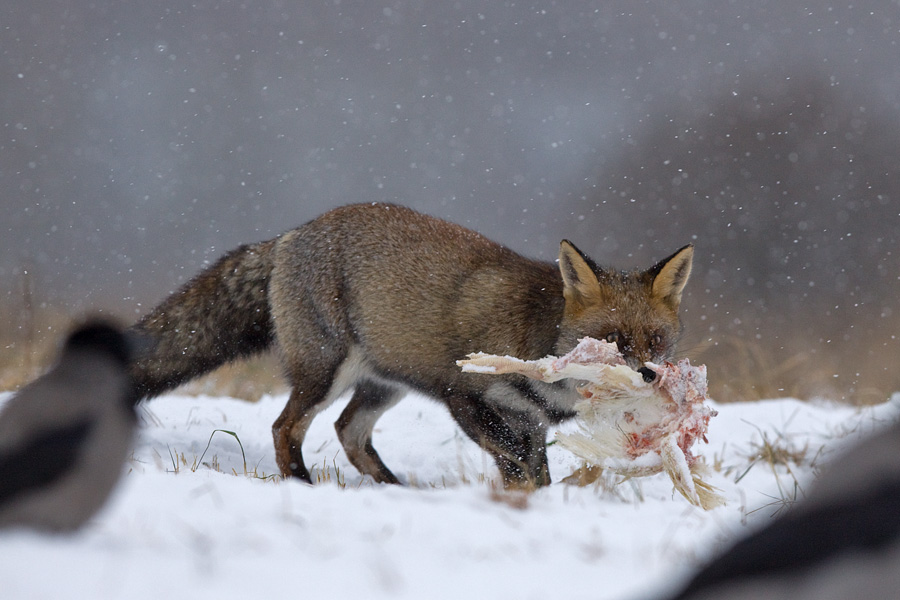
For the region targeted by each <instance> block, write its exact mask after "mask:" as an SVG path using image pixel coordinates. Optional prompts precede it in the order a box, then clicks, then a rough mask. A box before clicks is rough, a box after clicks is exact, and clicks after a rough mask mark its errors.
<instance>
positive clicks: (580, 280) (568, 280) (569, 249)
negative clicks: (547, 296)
mask: <svg viewBox="0 0 900 600" xmlns="http://www.w3.org/2000/svg"><path fill="white" fill-rule="evenodd" d="M592 265H593V262H592V261H591V259H589V258H588V257H587V256H585V255H584V254H582V253H581V251H580V250H579V249H578V248H576V247H575V245H574V244H573V243H572V242H570V241H569V240H563V241H562V242H561V243H560V245H559V272H560V273H561V274H562V278H563V296H565V298H566V305H572V306H581V305H584V304H586V303H587V302H588V298H590V297H592V296H593V297H594V298H597V296H599V295H600V293H601V291H600V283H599V282H598V281H597V274H596V273H595V272H594V269H593V268H592Z"/></svg>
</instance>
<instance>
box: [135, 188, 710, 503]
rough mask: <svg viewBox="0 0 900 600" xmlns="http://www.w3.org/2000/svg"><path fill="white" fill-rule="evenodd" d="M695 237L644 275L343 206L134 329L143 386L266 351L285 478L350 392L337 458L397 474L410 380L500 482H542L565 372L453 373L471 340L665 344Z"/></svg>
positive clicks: (568, 345)
mask: <svg viewBox="0 0 900 600" xmlns="http://www.w3.org/2000/svg"><path fill="white" fill-rule="evenodd" d="M692 257H693V247H692V246H691V245H688V246H685V247H683V248H681V249H680V250H678V251H677V252H676V253H675V254H673V255H672V256H670V257H669V258H666V259H664V260H662V261H660V262H659V263H657V264H656V265H654V266H653V267H651V268H649V269H647V270H643V271H633V272H623V271H617V270H611V269H606V268H602V267H599V266H598V265H597V264H595V263H594V262H593V261H592V260H591V259H589V258H588V257H587V256H585V255H584V254H582V253H581V252H580V251H579V250H578V249H577V248H576V247H575V246H574V245H573V244H572V243H571V242H568V241H563V242H562V243H561V245H560V251H559V264H558V266H557V265H554V264H552V263H546V262H539V261H535V260H531V259H528V258H525V257H523V256H520V255H519V254H516V253H515V252H513V251H512V250H509V249H508V248H505V247H503V246H501V245H499V244H497V243H495V242H492V241H490V240H488V239H487V238H485V237H483V236H482V235H480V234H478V233H476V232H474V231H471V230H468V229H465V228H464V227H461V226H459V225H455V224H452V223H448V222H446V221H442V220H439V219H436V218H434V217H430V216H426V215H423V214H420V213H417V212H415V211H413V210H411V209H409V208H405V207H402V206H397V205H392V204H381V203H374V204H357V205H351V206H345V207H342V208H337V209H335V210H332V211H330V212H327V213H325V214H324V215H322V216H320V217H318V218H316V219H314V220H312V221H310V222H308V223H306V224H305V225H302V226H301V227H298V228H297V229H293V230H291V231H288V232H287V233H284V234H282V235H280V236H279V237H277V238H275V239H272V240H269V241H264V242H260V243H257V244H249V245H244V246H240V247H238V248H237V249H235V250H233V251H231V252H229V253H228V254H226V255H225V256H223V257H222V258H221V259H219V260H218V261H217V262H216V263H215V264H213V265H212V266H210V267H208V268H207V269H205V270H204V271H202V272H201V273H200V274H199V275H197V276H196V277H194V279H192V280H191V281H189V282H187V283H186V284H185V285H184V286H183V287H182V288H181V289H179V290H178V291H176V292H174V293H173V294H172V295H171V296H169V297H168V298H167V299H166V300H164V301H163V302H162V303H161V304H160V305H159V306H158V307H156V308H155V309H154V310H152V311H151V312H150V313H149V314H147V315H146V316H145V317H143V318H142V319H141V320H140V321H139V322H138V323H137V324H135V325H134V326H133V328H132V329H133V331H134V332H135V333H137V334H140V335H144V336H147V337H149V338H150V342H151V344H150V346H152V349H150V350H148V351H146V352H145V353H144V355H143V356H141V357H140V358H139V359H138V360H136V361H135V362H134V364H133V365H132V375H133V378H134V384H135V389H136V390H137V392H136V393H137V395H138V399H140V398H148V397H152V396H155V395H158V394H160V393H162V392H164V391H166V390H169V389H171V388H174V387H175V386H177V385H179V384H181V383H182V382H184V381H187V380H189V379H191V378H193V377H196V376H198V375H200V374H203V373H206V372H208V371H210V370H212V369H213V368H215V367H217V366H219V365H221V364H224V363H225V362H227V361H230V360H233V359H236V358H239V357H245V356H249V355H252V354H255V353H257V352H260V351H262V350H264V349H266V348H269V347H274V348H275V349H276V350H277V352H278V353H279V355H280V359H281V361H282V364H283V368H284V371H285V374H286V376H287V378H288V380H289V383H290V384H291V392H290V397H289V398H288V401H287V405H286V406H285V407H284V410H283V412H282V413H281V415H280V416H279V417H278V419H277V420H276V421H275V423H274V425H273V426H272V433H273V436H274V439H275V457H276V460H277V463H278V466H279V468H280V469H281V472H282V474H283V475H285V476H294V477H298V478H300V479H302V480H304V481H307V482H309V481H310V475H309V471H308V470H307V468H306V465H305V464H304V462H303V453H302V450H301V446H302V444H303V439H304V437H305V435H306V431H307V429H308V427H309V425H310V423H311V422H312V420H313V418H314V417H315V416H316V414H317V413H319V412H320V411H321V410H323V409H324V408H325V407H327V406H328V405H329V404H330V403H331V402H333V401H334V400H335V399H337V398H338V397H339V396H340V395H342V394H343V393H344V392H346V391H347V390H349V389H351V388H353V390H354V391H353V395H352V397H351V399H350V402H349V404H348V405H347V407H346V408H345V409H344V411H343V412H342V413H341V415H340V418H339V419H338V420H337V422H336V423H335V428H336V429H337V435H338V438H339V439H340V442H341V444H342V445H343V447H344V450H345V451H346V453H347V458H348V459H349V460H350V462H351V463H352V464H353V465H354V466H355V467H356V468H357V469H358V470H359V471H360V473H362V474H363V475H371V476H372V478H374V480H375V481H377V482H383V483H398V480H397V478H396V477H395V476H394V474H393V473H392V472H391V471H390V469H388V467H387V466H386V465H385V464H384V463H383V462H382V461H381V458H380V457H379V456H378V452H376V450H375V448H374V447H373V446H372V429H373V427H374V426H375V422H376V421H377V420H378V418H379V417H380V416H381V415H382V414H383V413H384V412H385V411H386V410H388V409H389V408H390V407H392V406H393V405H394V404H396V403H397V402H398V401H399V400H400V399H401V398H402V397H403V396H404V394H405V393H406V391H408V390H410V389H412V390H416V391H419V392H422V393H424V394H426V395H428V396H431V397H432V398H435V399H436V400H438V401H440V402H442V403H443V404H445V405H446V406H447V408H448V409H449V410H450V414H451V415H452V416H453V418H454V419H455V420H456V422H457V423H458V424H459V426H460V427H461V428H462V430H463V431H464V432H465V433H466V434H467V435H468V436H469V437H471V438H472V439H473V440H474V441H475V442H477V443H478V444H480V445H481V446H482V447H483V448H484V449H485V451H487V452H488V453H489V454H490V455H491V456H492V457H493V459H494V460H495V462H496V464H497V467H498V468H499V471H500V473H501V475H502V477H503V482H504V485H506V486H522V485H533V486H540V485H546V484H548V483H549V482H550V476H549V473H548V468H547V452H546V438H547V429H548V427H549V426H550V425H552V424H556V423H559V422H561V421H562V420H564V419H567V418H570V417H572V416H574V412H573V406H574V404H575V402H576V400H577V399H578V395H577V393H576V392H575V391H574V389H573V387H572V385H571V383H568V381H569V380H565V381H560V382H557V383H553V384H548V383H542V382H538V381H533V380H529V379H526V378H524V377H522V376H521V375H509V376H497V377H484V376H479V375H477V374H471V373H463V372H461V371H460V369H459V367H457V366H456V361H457V360H458V359H461V358H464V357H465V356H466V355H467V354H469V353H472V352H486V353H489V354H500V355H512V356H515V357H518V358H522V359H537V358H541V357H543V356H546V355H548V354H556V355H561V354H565V353H566V352H568V351H569V350H571V349H572V348H573V347H574V346H575V345H576V344H577V342H578V340H579V338H582V337H585V336H590V337H594V338H598V339H605V340H608V341H611V342H615V343H616V344H617V345H618V347H619V349H620V350H621V352H622V353H623V354H624V355H625V357H626V360H627V362H628V364H630V365H631V366H632V368H635V369H639V370H640V369H641V367H642V366H643V363H644V362H645V361H655V362H659V361H662V360H663V359H666V358H668V357H671V355H672V352H673V351H674V347H675V342H676V340H677V338H678V335H679V333H680V330H681V325H680V322H679V318H678V307H679V304H680V302H681V294H682V290H683V289H684V286H685V284H686V283H687V280H688V277H689V275H690V272H691V261H692Z"/></svg>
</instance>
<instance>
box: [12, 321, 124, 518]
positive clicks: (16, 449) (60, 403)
mask: <svg viewBox="0 0 900 600" xmlns="http://www.w3.org/2000/svg"><path fill="white" fill-rule="evenodd" d="M129 357H130V351H129V342H128V340H127V339H126V337H125V336H124V335H123V334H122V332H121V330H120V329H119V328H118V327H116V326H114V325H111V324H109V323H107V322H105V321H100V320H93V321H90V322H87V323H86V324H84V325H83V326H81V327H79V328H78V329H76V330H75V331H74V332H73V333H72V334H71V335H70V336H69V338H68V339H67V340H66V343H65V346H64V347H63V350H62V353H61V355H60V357H59V361H58V362H57V364H56V365H55V366H54V367H53V369H52V370H50V371H49V372H48V373H47V374H45V375H43V376H42V377H40V378H38V379H36V380H35V381H33V382H32V383H30V384H28V385H27V386H25V387H24V388H22V390H21V391H20V392H19V393H18V394H16V395H15V396H14V397H13V398H12V399H10V400H9V402H7V403H6V405H5V406H4V407H3V408H2V409H0V528H8V527H30V528H34V529H39V530H45V531H73V530H75V529H77V528H79V527H81V526H82V525H84V523H85V522H86V521H87V520H88V519H90V518H91V517H92V516H93V515H94V514H95V513H96V512H97V511H98V510H99V509H100V508H101V507H102V506H103V504H104V503H105V502H106V499H107V498H108V497H109V495H110V492H112V490H113V488H114V487H115V485H116V482H118V480H119V477H120V476H121V474H122V466H123V463H124V462H125V460H126V459H127V458H128V454H129V452H130V451H131V449H132V440H133V437H134V429H135V425H136V423H137V418H136V415H135V411H134V406H133V405H132V403H131V402H130V397H131V396H132V394H131V393H130V392H131V390H130V388H131V380H130V377H129V375H128V370H127V368H128V361H129Z"/></svg>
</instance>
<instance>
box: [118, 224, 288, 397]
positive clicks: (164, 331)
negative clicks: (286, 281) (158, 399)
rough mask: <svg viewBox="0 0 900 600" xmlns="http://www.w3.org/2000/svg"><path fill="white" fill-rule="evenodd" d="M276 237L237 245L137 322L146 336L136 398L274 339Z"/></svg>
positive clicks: (135, 375)
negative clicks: (271, 300)
mask: <svg viewBox="0 0 900 600" xmlns="http://www.w3.org/2000/svg"><path fill="white" fill-rule="evenodd" d="M275 243H276V240H269V241H266V242H260V243H258V244H246V245H243V246H239V247H238V248H235V249H234V250H232V251H231V252H229V253H228V254H226V255H225V256H223V257H222V258H220V259H219V260H218V261H216V263H215V264H213V265H211V266H210V267H208V268H207V269H205V270H203V271H202V272H201V273H199V274H198V275H197V276H195V277H194V278H193V279H191V280H190V281H188V282H187V283H186V284H184V285H183V286H182V287H181V288H180V289H179V290H177V291H176V292H174V293H173V294H172V295H170V296H169V297H168V298H166V299H165V300H164V301H163V302H162V303H161V304H160V305H159V306H157V307H156V308H154V309H153V310H152V311H151V312H150V313H149V314H147V315H146V316H144V317H143V318H142V319H141V320H140V321H138V322H137V323H136V324H135V325H134V326H133V327H132V328H131V332H132V333H134V334H136V336H137V337H138V338H140V339H142V340H143V341H142V343H141V344H140V345H141V346H142V348H143V351H142V352H141V353H140V354H139V356H138V357H137V359H136V360H135V361H134V362H133V363H132V365H131V375H132V379H133V384H134V393H135V401H138V400H141V399H144V398H150V397H153V396H157V395H159V394H161V393H163V392H165V391H168V390H171V389H173V388H175V387H177V386H178V385H180V384H182V383H184V382H186V381H189V380H191V379H193V378H195V377H198V376H200V375H203V374H204V373H208V372H209V371H212V370H213V369H215V368H216V367H218V366H220V365H223V364H225V363H226V362H229V361H231V360H234V359H236V358H241V357H246V356H250V355H253V354H256V353H258V352H262V351H263V350H265V349H266V348H268V347H269V346H270V345H271V344H272V341H273V339H274V338H273V331H274V330H273V327H272V318H271V312H270V310H269V298H268V289H269V278H270V275H271V273H272V254H273V252H274V247H275Z"/></svg>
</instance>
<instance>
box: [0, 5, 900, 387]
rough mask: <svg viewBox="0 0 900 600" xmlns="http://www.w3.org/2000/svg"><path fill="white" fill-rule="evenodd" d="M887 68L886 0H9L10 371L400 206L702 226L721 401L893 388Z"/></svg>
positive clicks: (631, 245) (2, 167)
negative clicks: (236, 258) (297, 234)
mask: <svg viewBox="0 0 900 600" xmlns="http://www.w3.org/2000/svg"><path fill="white" fill-rule="evenodd" d="M898 61H900V6H898V2H896V1H893V2H885V1H879V2H875V1H871V0H857V1H855V2H853V3H824V2H811V3H806V4H803V5H801V4H798V3H792V2H782V1H769V2H765V1H762V2H754V3H746V2H735V1H724V0H694V1H684V2H677V3H675V2H671V1H658V2H656V1H650V2H609V1H606V0H603V1H596V2H585V1H577V0H566V1H564V2H563V1H547V2H541V3H529V2H525V3H521V2H483V1H482V2H477V1H474V0H457V1H454V2H425V1H424V0H420V1H390V0H386V1H385V2H354V1H348V0H331V1H326V2H289V1H286V0H275V1H273V0H267V1H259V2H229V1H222V0H219V1H214V2H213V1H210V2H207V1H203V0H199V1H197V2H192V3H190V4H189V3H185V2H176V1H174V0H154V1H153V2H129V1H115V0H94V1H92V2H91V3H86V2H85V3H72V2H65V1H61V0H60V1H47V0H27V1H25V0H8V1H7V2H4V3H3V5H2V7H0V90H2V91H0V190H2V204H0V206H2V216H0V352H2V353H3V354H4V355H5V357H4V358H3V359H0V369H5V370H6V372H7V373H12V372H14V371H15V372H19V373H22V372H27V371H29V370H33V369H36V368H39V365H40V364H41V361H42V360H44V359H43V358H42V357H43V356H44V355H43V354H42V352H46V349H47V348H48V347H52V346H53V345H54V344H55V343H56V340H57V339H58V337H59V335H60V334H61V331H62V329H61V328H63V327H64V325H65V323H66V321H67V319H69V318H70V317H73V316H74V317H77V316H78V315H81V314H84V313H85V312H90V311H95V310H103V311H105V312H108V313H111V314H113V315H116V316H119V317H120V318H123V319H124V320H126V321H129V322H130V321H132V320H134V319H136V318H137V317H138V316H139V315H141V314H143V313H144V312H146V311H147V310H149V309H150V308H151V307H152V306H153V305H154V304H155V303H157V302H158V301H160V300H161V299H162V298H163V297H164V296H165V295H166V294H167V293H169V292H170V291H172V290H174V289H175V288H176V287H177V286H178V285H179V284H181V283H183V282H184V281H185V280H186V279H188V278H190V277H191V276H192V275H194V274H195V273H196V272H197V271H198V270H199V269H201V267H202V266H203V265H204V264H206V263H207V262H209V261H211V260H214V259H215V258H217V257H218V256H219V255H220V254H222V253H223V252H224V251H226V250H228V249H230V248H231V247H233V246H235V245H237V244H240V243H243V242H249V241H256V240H261V239H266V238H270V237H273V236H275V235H277V234H279V233H280V232H282V231H284V230H286V229H289V228H291V227H293V226H296V225H299V224H301V223H303V222H305V221H307V220H309V219H311V218H313V217H315V216H316V215H318V214H320V213H322V212H324V211H326V210H328V209H330V208H333V207H335V206H338V205H342V204H347V203H352V202H361V201H390V202H398V203H402V204H406V205H409V206H412V207H414V208H416V209H419V210H421V211H424V212H426V213H429V214H432V215H436V216H439V217H443V218H446V219H450V220H453V221H456V222H458V223H461V224H464V225H468V226H470V227H473V228H475V229H477V230H478V231H480V232H482V233H484V234H486V235H487V236H488V237H491V238H493V239H496V240H498V241H500V242H502V243H504V244H506V245H508V246H510V247H511V248H513V249H515V250H517V251H519V252H521V253H523V254H526V255H528V256H532V257H537V258H543V259H546V260H553V259H554V258H555V257H556V253H557V250H558V244H559V241H560V239H561V238H569V239H571V240H572V241H574V242H575V243H576V244H577V245H578V246H579V247H580V248H581V249H582V250H584V251H585V252H587V253H588V254H590V255H592V256H593V257H594V258H595V259H596V260H597V261H598V262H600V263H601V264H606V265H611V266H615V267H619V268H634V267H646V266H649V265H650V264H651V263H652V262H654V261H656V260H658V259H660V258H662V257H664V256H668V255H669V254H670V253H672V252H673V251H674V250H675V249H677V248H679V247H681V246H682V245H684V244H685V243H688V242H692V243H694V244H695V245H696V256H695V264H694V273H693V276H692V279H691V281H690V283H689V285H688V288H687V291H686V296H685V300H684V305H683V321H684V324H685V333H684V337H683V340H682V343H681V347H680V349H681V353H682V355H685V356H689V357H690V358H691V359H692V361H693V362H695V363H697V362H705V363H707V364H708V366H709V369H710V380H711V385H712V395H713V397H714V398H718V399H721V400H732V399H751V398H758V397H780V396H788V395H794V396H800V397H816V396H824V397H826V398H832V399H836V400H848V401H854V402H871V401H881V400H884V399H885V398H886V397H887V396H888V395H889V394H890V393H891V392H893V391H897V390H900V374H898V370H897V369H896V368H895V363H896V359H897V356H898V344H900V342H898V340H897V338H896V334H897V331H898V324H900V308H898V306H897V301H896V299H897V297H898V292H900V281H898V276H900V268H898V267H900V264H898V263H900V255H898V253H900V248H898V244H897V242H898V237H900V177H898V175H900V151H898V142H900V69H898V64H900V62H898ZM42 348H43V349H44V350H41V349H42ZM23 370H24V371H23ZM8 381H12V380H11V379H10V380H8ZM9 385H13V384H9Z"/></svg>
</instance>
